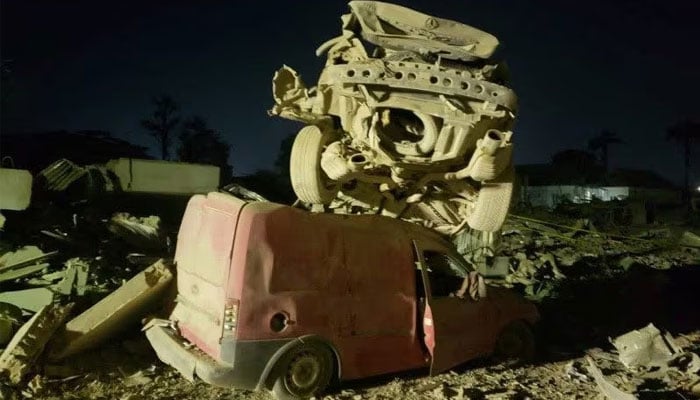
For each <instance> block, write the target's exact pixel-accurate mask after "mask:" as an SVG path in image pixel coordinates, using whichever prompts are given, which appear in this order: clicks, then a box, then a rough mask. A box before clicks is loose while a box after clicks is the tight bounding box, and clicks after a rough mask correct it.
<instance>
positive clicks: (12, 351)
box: [0, 304, 73, 384]
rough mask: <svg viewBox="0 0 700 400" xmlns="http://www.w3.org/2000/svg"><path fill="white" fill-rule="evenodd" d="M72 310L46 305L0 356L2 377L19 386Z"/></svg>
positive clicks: (67, 307)
mask: <svg viewBox="0 0 700 400" xmlns="http://www.w3.org/2000/svg"><path fill="white" fill-rule="evenodd" d="M72 307H73V305H72V304H69V305H65V306H61V305H49V306H46V307H44V308H42V309H41V310H39V312H37V313H36V314H34V316H33V317H32V318H31V319H30V320H29V321H28V322H27V323H26V324H24V325H22V327H21V328H20V329H19V331H17V333H16V334H15V336H14V337H13V338H12V340H11V341H10V343H9V344H8V345H7V348H5V351H4V352H3V353H2V355H0V376H3V375H5V376H7V377H8V379H9V381H10V382H11V383H13V384H18V383H20V382H21V381H22V378H23V377H24V375H25V374H26V373H27V372H28V371H29V370H30V369H31V368H32V364H33V363H34V361H35V360H36V358H37V357H39V355H41V353H42V351H43V350H44V346H45V345H46V343H47V342H48V341H49V339H50V338H51V336H52V335H53V333H54V332H55V331H56V328H58V327H59V326H60V325H61V324H62V323H63V321H64V320H65V319H66V317H67V316H68V314H69V313H70V310H71V308H72Z"/></svg>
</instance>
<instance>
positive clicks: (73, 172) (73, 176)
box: [37, 159, 88, 192]
mask: <svg viewBox="0 0 700 400" xmlns="http://www.w3.org/2000/svg"><path fill="white" fill-rule="evenodd" d="M87 173H88V171H87V169H85V168H83V167H80V166H78V165H76V164H75V163H73V162H72V161H69V160H66V159H61V160H58V161H56V162H54V163H52V164H51V165H49V166H48V167H46V168H44V169H43V170H41V172H39V174H38V175H37V177H39V178H40V179H41V180H42V182H43V187H44V188H45V189H47V190H52V191H59V192H60V191H63V190H66V189H67V188H68V186H70V185H71V184H72V183H73V182H75V181H77V180H78V179H80V178H82V177H83V176H84V175H85V174H87Z"/></svg>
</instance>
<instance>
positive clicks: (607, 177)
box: [515, 164, 677, 189]
mask: <svg viewBox="0 0 700 400" xmlns="http://www.w3.org/2000/svg"><path fill="white" fill-rule="evenodd" d="M515 170H516V172H517V174H518V179H519V180H520V181H521V182H522V184H526V185H528V186H562V185H577V186H625V187H640V188H654V189H677V186H676V185H674V184H673V183H672V182H671V181H669V180H668V179H666V178H664V177H662V176H661V175H659V174H657V173H656V172H654V171H650V170H643V169H630V168H619V169H615V170H612V171H610V172H609V173H608V174H605V173H603V171H602V169H601V170H591V169H590V168H589V169H587V170H585V171H581V170H578V171H577V170H572V169H567V168H557V167H555V166H554V165H552V164H526V165H518V166H516V167H515Z"/></svg>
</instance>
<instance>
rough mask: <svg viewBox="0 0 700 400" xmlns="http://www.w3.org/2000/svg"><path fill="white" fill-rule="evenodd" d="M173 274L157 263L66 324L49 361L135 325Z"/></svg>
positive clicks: (58, 358)
mask: <svg viewBox="0 0 700 400" xmlns="http://www.w3.org/2000/svg"><path fill="white" fill-rule="evenodd" d="M172 280H173V274H172V272H171V271H170V269H169V268H168V267H167V266H166V265H165V264H164V262H163V260H159V261H158V262H156V263H155V264H153V265H151V266H150V267H148V268H146V269H145V270H144V271H142V272H141V273H139V274H138V275H136V276H135V277H133V278H132V279H131V280H129V281H128V282H126V283H125V284H124V285H123V286H122V287H120V288H119V289H117V290H115V291H114V292H112V293H111V294H109V295H108V296H107V297H105V298H104V299H102V300H100V301H99V302H98V303H97V304H95V305H94V306H92V307H91V308H89V309H88V310H86V311H85V312H84V313H82V314H80V315H78V316H77V317H75V318H74V319H72V320H70V321H69V322H68V323H66V328H65V331H63V332H61V333H60V335H59V336H58V337H57V339H56V341H55V342H53V343H52V345H51V353H50V358H51V359H53V360H60V359H63V358H65V357H68V356H71V355H73V354H76V353H79V352H81V351H85V350H88V349H90V348H93V347H95V346H97V345H99V344H100V343H101V342H103V341H104V340H105V339H108V338H109V337H112V336H114V335H115V334H118V333H119V331H120V329H121V328H124V327H128V326H129V325H130V324H133V323H137V322H138V321H139V320H140V319H141V318H142V317H144V316H145V315H146V313H148V311H150V310H151V309H152V308H153V307H154V306H155V305H157V304H158V303H159V300H161V299H162V298H163V296H164V295H165V293H166V290H167V288H168V287H169V285H170V283H171V282H172Z"/></svg>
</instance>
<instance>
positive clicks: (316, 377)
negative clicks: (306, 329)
mask: <svg viewBox="0 0 700 400" xmlns="http://www.w3.org/2000/svg"><path fill="white" fill-rule="evenodd" d="M334 365H335V364H334V357H333V352H332V351H331V349H329V348H328V346H326V345H324V344H322V343H318V342H313V341H309V342H306V343H302V344H300V345H299V346H295V347H293V348H292V349H290V350H289V351H287V352H286V353H285V354H284V355H283V356H282V358H280V360H279V361H278V362H277V364H276V365H275V368H274V370H273V374H274V376H273V380H274V384H273V386H272V394H273V395H274V396H275V398H276V399H278V400H298V399H308V398H311V397H314V396H315V397H319V395H320V394H322V393H323V392H324V391H325V390H326V388H328V386H329V385H330V383H331V379H332V378H333V372H334Z"/></svg>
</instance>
